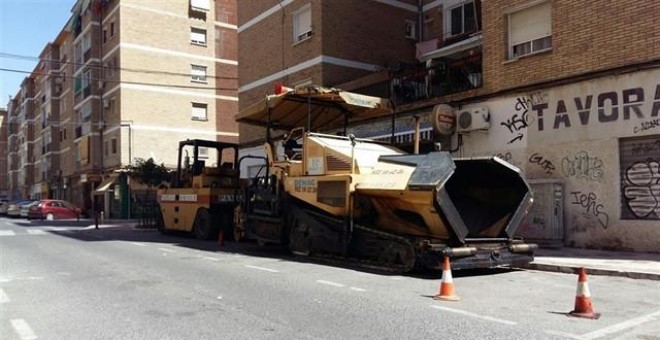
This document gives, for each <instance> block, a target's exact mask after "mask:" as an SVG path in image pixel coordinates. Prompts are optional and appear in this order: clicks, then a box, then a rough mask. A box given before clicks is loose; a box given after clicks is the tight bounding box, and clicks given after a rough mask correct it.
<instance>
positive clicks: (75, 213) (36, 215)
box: [28, 200, 81, 221]
mask: <svg viewBox="0 0 660 340" xmlns="http://www.w3.org/2000/svg"><path fill="white" fill-rule="evenodd" d="M80 212H81V210H80V208H78V207H76V206H75V205H73V204H71V203H69V202H66V201H60V200H41V201H39V204H35V205H33V206H31V207H30V210H29V211H28V219H30V220H33V219H41V220H44V219H45V220H49V221H52V220H54V219H67V218H76V219H77V218H80Z"/></svg>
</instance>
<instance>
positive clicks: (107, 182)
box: [94, 177, 117, 194]
mask: <svg viewBox="0 0 660 340" xmlns="http://www.w3.org/2000/svg"><path fill="white" fill-rule="evenodd" d="M116 180H117V177H108V178H106V179H104V180H103V182H101V184H99V186H98V187H97V188H96V190H95V191H94V193H95V194H102V193H104V192H106V191H107V190H108V189H110V188H111V187H112V186H113V185H114V184H115V181H116Z"/></svg>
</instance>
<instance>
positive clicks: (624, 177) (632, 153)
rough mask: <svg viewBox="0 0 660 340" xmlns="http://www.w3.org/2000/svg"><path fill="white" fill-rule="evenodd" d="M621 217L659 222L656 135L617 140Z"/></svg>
mask: <svg viewBox="0 0 660 340" xmlns="http://www.w3.org/2000/svg"><path fill="white" fill-rule="evenodd" d="M619 159H620V162H621V218H622V219H644V220H660V136H657V135H655V136H651V137H640V138H624V139H621V140H619Z"/></svg>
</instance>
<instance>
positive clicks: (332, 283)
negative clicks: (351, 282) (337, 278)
mask: <svg viewBox="0 0 660 340" xmlns="http://www.w3.org/2000/svg"><path fill="white" fill-rule="evenodd" d="M316 282H317V283H320V284H324V285H328V286H334V287H346V285H343V284H341V283H337V282H332V281H326V280H316Z"/></svg>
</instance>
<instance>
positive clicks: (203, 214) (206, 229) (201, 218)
mask: <svg viewBox="0 0 660 340" xmlns="http://www.w3.org/2000/svg"><path fill="white" fill-rule="evenodd" d="M194 232H195V236H196V237H197V238H198V239H200V240H210V239H212V238H213V226H212V225H211V215H210V214H209V211H208V210H206V209H199V211H197V217H195V228H194Z"/></svg>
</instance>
